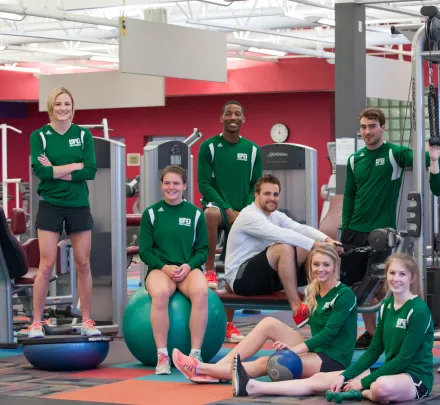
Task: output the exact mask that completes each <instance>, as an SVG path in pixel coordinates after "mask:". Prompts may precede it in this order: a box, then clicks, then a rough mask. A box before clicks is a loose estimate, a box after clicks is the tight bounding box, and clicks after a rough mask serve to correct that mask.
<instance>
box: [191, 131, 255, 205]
mask: <svg viewBox="0 0 440 405" xmlns="http://www.w3.org/2000/svg"><path fill="white" fill-rule="evenodd" d="M197 172H198V173H197V180H198V185H199V191H200V193H201V194H202V197H203V198H202V204H203V205H206V204H208V203H215V204H216V205H217V206H219V207H221V208H223V209H228V208H232V209H233V210H234V211H241V210H242V209H243V208H244V207H246V206H247V205H249V204H251V203H252V202H253V201H254V189H255V183H256V182H257V180H258V179H259V178H260V177H262V175H263V169H262V163H261V155H260V148H259V147H258V145H257V144H255V143H253V142H251V141H249V140H248V139H245V138H243V137H241V136H240V139H239V141H238V142H237V143H229V142H227V141H226V140H225V138H224V137H223V135H222V134H219V135H216V136H214V137H212V138H211V139H208V140H206V141H204V142H202V144H201V145H200V150H199V157H198V164H197Z"/></svg>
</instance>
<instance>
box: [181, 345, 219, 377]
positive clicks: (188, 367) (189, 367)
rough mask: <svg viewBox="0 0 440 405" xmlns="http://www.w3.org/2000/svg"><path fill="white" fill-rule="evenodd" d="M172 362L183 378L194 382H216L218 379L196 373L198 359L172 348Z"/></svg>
mask: <svg viewBox="0 0 440 405" xmlns="http://www.w3.org/2000/svg"><path fill="white" fill-rule="evenodd" d="M173 363H174V366H175V367H176V368H177V370H179V371H180V372H181V373H182V374H183V375H184V377H185V378H187V379H188V380H190V381H192V382H195V383H202V384H203V383H204V384H209V383H218V382H219V380H218V379H216V378H214V377H210V376H209V375H199V374H198V373H197V366H198V365H199V361H198V360H196V359H193V358H192V357H189V356H185V355H184V354H183V353H182V352H181V351H180V350H178V349H174V350H173Z"/></svg>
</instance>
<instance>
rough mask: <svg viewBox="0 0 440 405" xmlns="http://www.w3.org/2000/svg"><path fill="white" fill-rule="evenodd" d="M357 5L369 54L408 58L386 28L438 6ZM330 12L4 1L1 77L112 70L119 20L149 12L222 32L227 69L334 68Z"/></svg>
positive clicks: (329, 5)
mask: <svg viewBox="0 0 440 405" xmlns="http://www.w3.org/2000/svg"><path fill="white" fill-rule="evenodd" d="M357 2H358V3H364V4H365V5H366V7H367V8H366V15H367V18H366V24H367V31H366V39H367V48H368V49H369V50H370V51H373V52H374V53H375V54H378V55H380V54H384V53H390V52H391V53H399V54H401V55H405V54H406V55H409V54H410V53H409V52H407V51H406V52H405V51H403V50H402V47H403V45H404V44H409V43H410V42H409V40H408V39H406V37H404V36H403V35H392V34H391V32H390V26H391V25H396V26H398V27H404V26H407V25H413V24H416V25H421V24H422V23H423V18H422V17H421V15H420V8H421V6H422V5H427V4H429V5H432V4H438V5H439V6H440V1H437V2H432V1H430V2H425V1H401V0H400V1H399V0H398V1H395V2H381V1H380V0H358V1H357ZM124 3H125V6H124V5H123V4H124ZM219 3H222V5H220V4H219ZM334 4H335V1H334V0H299V1H290V0H238V1H233V2H229V0H177V1H169V0H150V1H146V0H125V2H124V0H3V1H0V70H4V69H7V70H19V71H20V70H21V71H26V70H29V69H30V71H34V72H39V73H43V74H44V73H62V72H63V71H64V72H69V71H71V69H78V70H80V69H81V70H84V71H87V70H97V69H98V70H109V69H110V70H116V69H118V63H117V62H118V24H119V17H120V16H121V15H122V13H124V15H125V16H126V17H130V18H141V19H143V18H145V15H146V13H150V15H151V13H158V11H149V10H157V9H163V10H166V18H167V22H168V23H169V24H178V25H183V26H188V27H193V28H199V29H211V30H221V31H225V32H227V36H228V60H229V61H231V63H233V61H234V60H239V59H252V60H254V59H255V60H264V61H268V62H277V61H279V60H281V59H284V58H298V57H323V58H326V59H330V60H331V59H332V58H334V49H333V48H334V40H335V39H334V23H335V21H334V18H335V13H334ZM2 12H3V13H4V12H14V13H18V14H21V15H26V16H25V17H24V18H23V19H22V20H21V21H12V20H9V19H4V18H2V17H5V15H4V14H2ZM393 46H394V47H393ZM391 47H393V49H391ZM270 53H275V54H276V55H270ZM96 59H98V61H96Z"/></svg>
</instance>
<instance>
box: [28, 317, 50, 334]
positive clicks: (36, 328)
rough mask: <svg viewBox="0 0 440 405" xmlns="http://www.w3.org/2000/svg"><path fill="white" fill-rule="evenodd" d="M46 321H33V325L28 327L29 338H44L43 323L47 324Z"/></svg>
mask: <svg viewBox="0 0 440 405" xmlns="http://www.w3.org/2000/svg"><path fill="white" fill-rule="evenodd" d="M45 324H46V322H44V321H39V322H33V323H32V325H31V326H29V328H28V337H29V338H44V329H43V325H45Z"/></svg>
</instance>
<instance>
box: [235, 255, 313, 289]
mask: <svg viewBox="0 0 440 405" xmlns="http://www.w3.org/2000/svg"><path fill="white" fill-rule="evenodd" d="M267 249H269V247H267V248H266V249H264V250H263V251H262V252H261V253H258V254H257V255H255V256H254V257H251V258H250V259H249V260H247V261H246V262H244V263H242V264H241V266H240V267H239V269H238V273H237V277H236V278H235V281H234V285H233V287H232V289H233V290H234V293H236V294H238V295H264V294H272V293H273V292H277V291H281V290H283V288H284V287H283V285H282V283H281V280H280V277H279V276H278V272H277V271H276V270H274V269H273V268H272V267H271V266H270V264H269V261H268V260H267V255H266V253H267ZM294 251H295V262H296V269H297V270H296V277H297V286H298V287H300V286H303V285H307V277H306V275H305V271H304V268H303V267H302V266H301V267H299V266H298V260H297V254H296V248H294Z"/></svg>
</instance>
